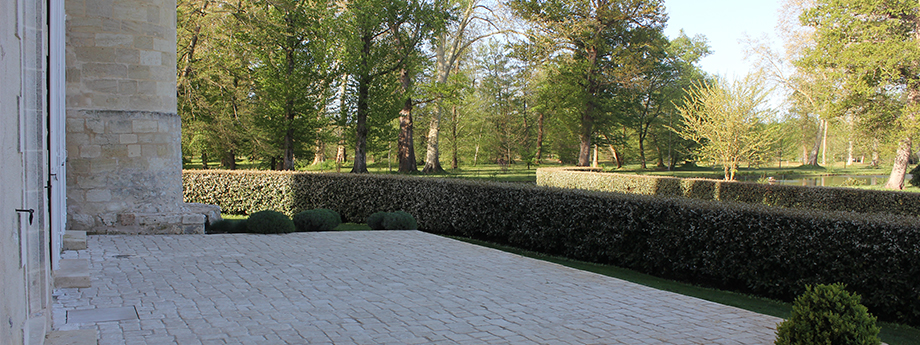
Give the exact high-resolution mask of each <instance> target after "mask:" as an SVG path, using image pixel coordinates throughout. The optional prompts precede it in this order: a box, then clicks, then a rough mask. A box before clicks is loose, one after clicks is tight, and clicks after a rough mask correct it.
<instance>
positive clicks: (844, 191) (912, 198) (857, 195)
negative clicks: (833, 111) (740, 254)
mask: <svg viewBox="0 0 920 345" xmlns="http://www.w3.org/2000/svg"><path fill="white" fill-rule="evenodd" d="M537 185H540V186H546V187H558V188H577V189H586V190H595V191H603V192H618V193H634V194H644V195H657V196H668V197H686V198H694V199H703V200H719V201H733V202H744V203H750V204H765V205H770V206H779V207H788V208H801V209H817V210H825V211H851V212H862V213H890V214H897V215H904V216H920V210H918V209H917V207H916V205H917V204H920V194H916V193H902V192H894V191H879V190H865V189H853V188H830V187H808V186H782V185H769V184H761V183H747V182H732V181H723V180H710V179H682V178H675V177H658V176H642V175H625V174H614V173H594V172H591V171H586V170H574V169H566V168H542V169H539V170H537Z"/></svg>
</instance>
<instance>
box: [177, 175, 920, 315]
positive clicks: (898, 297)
mask: <svg viewBox="0 0 920 345" xmlns="http://www.w3.org/2000/svg"><path fill="white" fill-rule="evenodd" d="M184 177H185V183H186V184H185V187H186V189H185V197H186V201H187V202H201V203H213V204H217V205H220V206H221V208H222V209H224V210H231V212H250V211H252V210H258V209H271V208H273V209H278V210H285V212H287V213H289V214H292V213H296V212H299V211H301V210H307V209H314V208H328V209H332V210H336V211H337V212H339V213H340V214H341V215H342V218H343V220H344V221H347V222H357V223H363V222H365V221H366V220H367V217H368V216H370V215H371V214H372V213H374V212H378V211H381V210H383V211H396V210H403V211H406V212H409V213H411V214H414V215H415V216H416V219H417V221H418V226H419V229H422V230H425V231H429V232H434V233H439V234H446V235H456V236H465V237H471V238H476V239H481V240H487V241H494V242H498V243H502V244H508V245H512V246H516V247H519V248H523V249H527V250H533V251H537V252H542V253H547V254H550V255H560V256H565V257H569V258H573V259H576V260H584V261H592V262H599V263H605V264H613V265H617V266H621V267H627V268H631V269H635V270H638V271H641V272H646V273H649V274H654V275H657V276H661V277H667V278H671V279H677V280H682V281H687V282H691V283H696V284H703V285H708V286H713V287H718V288H723V289H729V290H736V291H742V292H748V293H754V294H758V295H762V296H766V297H771V298H778V299H782V300H786V301H792V299H793V298H794V297H795V296H797V295H799V294H800V293H802V292H803V291H804V290H803V287H804V286H806V285H818V284H831V283H836V282H841V283H844V284H846V285H847V286H848V287H849V288H850V289H852V290H853V291H855V292H857V293H859V294H860V295H862V296H863V298H864V299H863V303H864V304H865V305H866V306H868V307H869V309H870V311H871V312H872V313H873V314H875V315H877V316H879V317H880V318H881V319H884V320H892V321H898V322H902V323H906V324H910V325H914V326H918V325H920V223H918V222H917V219H916V218H913V217H901V216H893V215H881V214H879V215H873V214H855V213H848V212H819V211H815V210H804V209H791V208H788V209H787V208H771V207H766V206H764V205H758V204H740V203H723V202H707V201H702V200H696V199H687V198H667V197H650V196H645V195H634V194H621V193H603V192H596V191H585V190H573V189H560V188H546V187H538V186H528V185H519V184H501V183H489V182H480V181H466V180H456V179H436V178H422V177H408V176H386V175H368V174H360V175H357V174H307V173H282V172H261V171H232V172H228V171H213V170H206V171H186V172H185V174H184ZM270 188H277V189H270ZM249 198H251V199H249Z"/></svg>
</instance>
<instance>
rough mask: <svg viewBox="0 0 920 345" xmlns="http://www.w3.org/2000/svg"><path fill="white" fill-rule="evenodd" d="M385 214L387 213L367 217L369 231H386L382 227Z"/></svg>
mask: <svg viewBox="0 0 920 345" xmlns="http://www.w3.org/2000/svg"><path fill="white" fill-rule="evenodd" d="M387 213H388V212H374V213H373V214H371V215H370V216H368V217H367V226H369V227H370V228H371V230H386V228H384V227H383V218H385V217H386V216H387Z"/></svg>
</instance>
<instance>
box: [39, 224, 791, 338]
mask: <svg viewBox="0 0 920 345" xmlns="http://www.w3.org/2000/svg"><path fill="white" fill-rule="evenodd" d="M88 245H89V249H86V250H80V251H77V252H69V253H70V254H68V255H69V258H77V257H79V258H88V259H90V261H91V274H92V276H93V278H92V279H93V281H92V284H93V287H91V288H82V289H76V288H69V289H58V290H56V291H55V296H56V298H57V304H56V307H55V328H56V329H59V330H73V329H92V328H96V329H97V330H98V335H99V343H100V344H261V345H268V344H772V343H773V340H774V337H775V336H774V334H775V329H776V324H777V323H779V322H780V321H781V320H780V319H778V318H775V317H772V316H767V315H762V314H757V313H753V312H749V311H745V310H741V309H737V308H733V307H728V306H724V305H720V304H716V303H712V302H708V301H704V300H700V299H696V298H693V297H687V296H683V295H678V294H674V293H670V292H664V291H660V290H655V289H651V288H648V287H645V286H641V285H637V284H633V283H629V282H626V281H623V280H619V279H614V278H610V277H605V276H602V275H598V274H594V273H590V272H584V271H579V270H575V269H571V268H567V267H564V266H560V265H556V264H553V263H547V262H543V261H539V260H533V259H530V258H526V257H522V256H519V255H514V254H509V253H505V252H501V251H497V250H493V249H488V248H484V247H479V246H475V245H471V244H467V243H464V242H461V241H456V240H452V239H448V238H444V237H440V236H436V235H431V234H426V233H423V232H418V231H391V232H374V231H359V232H321V233H296V234H288V235H253V234H232V235H176V236H165V235H158V236H125V235H118V236H115V235H109V236H90V237H89V240H88ZM89 309H95V310H94V311H84V310H89ZM134 310H136V314H135V313H134ZM68 317H69V320H67V321H68V322H66V323H65V319H67V318H68ZM105 320H111V321H105Z"/></svg>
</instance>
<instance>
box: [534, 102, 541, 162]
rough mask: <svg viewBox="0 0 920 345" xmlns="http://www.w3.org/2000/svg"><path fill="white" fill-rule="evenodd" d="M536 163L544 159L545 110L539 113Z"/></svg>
mask: <svg viewBox="0 0 920 345" xmlns="http://www.w3.org/2000/svg"><path fill="white" fill-rule="evenodd" d="M533 157H534V163H536V164H540V161H541V160H543V112H542V111H540V112H538V113H537V152H536V153H535V154H534V156H533Z"/></svg>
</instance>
